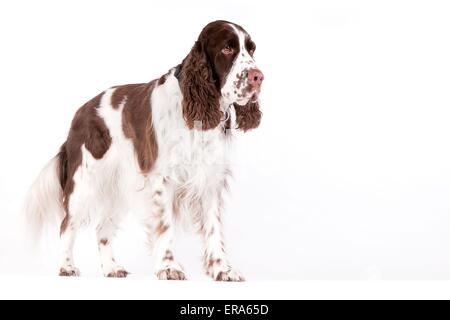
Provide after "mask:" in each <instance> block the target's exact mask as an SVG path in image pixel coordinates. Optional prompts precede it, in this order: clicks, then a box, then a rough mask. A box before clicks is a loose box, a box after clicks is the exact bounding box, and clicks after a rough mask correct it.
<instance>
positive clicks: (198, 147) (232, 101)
mask: <svg viewBox="0 0 450 320" xmlns="http://www.w3.org/2000/svg"><path fill="white" fill-rule="evenodd" d="M255 48H256V46H255V43H254V42H253V41H252V39H251V38H250V35H249V34H248V33H247V32H246V31H245V30H244V29H243V28H242V27H240V26H239V25H236V24H234V23H230V22H226V21H215V22H212V23H210V24H208V25H207V26H206V27H205V28H204V29H203V31H202V32H201V33H200V36H199V37H198V40H197V41H196V42H195V45H194V46H193V48H192V50H191V52H190V53H189V54H188V55H187V57H186V58H185V59H184V60H183V62H182V63H181V64H180V65H178V66H177V67H175V68H172V69H171V70H170V71H169V72H168V73H167V74H165V75H163V76H162V77H160V78H159V79H156V80H153V81H151V82H149V83H143V84H130V85H123V86H116V87H112V88H110V89H108V90H106V91H104V92H103V93H101V94H99V95H98V96H97V97H95V98H93V99H92V100H90V101H89V102H87V103H86V104H85V105H84V106H82V107H81V108H80V109H79V110H78V111H77V113H76V114H75V117H74V119H73V121H72V126H71V128H70V131H69V135H68V137H67V140H66V142H65V143H64V144H63V145H62V146H61V149H60V151H59V153H58V155H57V156H56V157H54V158H53V159H52V160H51V161H50V162H49V163H48V164H47V166H46V167H45V168H44V169H43V170H42V172H41V173H40V175H39V177H38V179H37V180H36V182H35V183H34V184H33V186H32V187H31V189H30V191H29V194H28V197H27V202H26V207H25V210H26V214H27V219H28V221H29V222H30V224H31V225H32V226H34V229H35V231H40V230H42V227H43V226H44V225H45V223H46V222H49V221H50V220H51V219H52V217H55V216H56V217H57V218H58V219H59V223H61V227H60V237H61V244H62V246H61V247H62V256H61V261H60V267H59V274H60V275H61V276H78V275H79V271H78V269H77V268H76V267H75V265H74V261H73V256H72V249H73V245H74V240H75V236H76V233H77V231H78V230H79V228H80V227H81V226H83V225H85V224H87V223H89V222H90V223H95V225H96V232H97V239H98V247H99V251H100V256H101V263H102V269H103V273H104V275H105V276H107V277H126V276H127V274H128V273H127V271H125V269H124V268H122V267H120V266H119V265H118V264H116V261H115V260H114V257H113V253H112V243H113V239H114V235H115V233H116V230H117V228H118V226H119V223H120V221H121V219H122V217H123V216H124V214H125V213H127V212H128V211H129V210H132V211H133V213H136V214H137V215H138V218H139V220H140V221H142V222H143V224H144V226H145V229H146V231H147V233H148V237H149V240H150V243H151V246H152V252H153V255H154V259H155V263H156V276H157V277H158V279H161V280H184V279H186V276H185V273H184V272H183V269H182V267H181V266H180V264H179V263H178V262H177V260H176V259H175V258H174V254H173V246H174V230H175V228H174V227H175V225H176V224H177V222H179V221H182V222H188V223H189V224H190V225H193V226H194V227H195V229H196V230H197V231H198V232H199V233H201V235H202V236H203V239H204V241H205V254H204V267H205V270H206V273H207V274H208V275H209V276H210V277H212V278H213V279H214V280H217V281H243V280H244V279H243V277H242V276H241V275H240V274H239V272H237V271H236V270H235V269H234V268H232V267H231V265H230V263H229V260H228V258H227V254H226V250H225V244H224V240H223V234H222V222H221V220H222V214H223V207H224V203H223V202H224V195H225V193H226V191H227V185H228V183H227V180H228V179H229V177H230V175H231V172H230V166H229V161H228V160H227V159H228V157H229V145H230V143H231V142H232V136H233V131H234V130H233V129H238V130H242V131H247V130H250V129H253V128H256V127H257V126H258V125H259V123H260V120H261V112H260V109H259V104H258V96H259V93H260V90H261V83H262V81H263V79H264V76H263V74H262V72H261V71H260V70H259V69H258V68H257V67H256V64H255V60H254V58H253V54H254V52H255ZM55 213H56V214H55Z"/></svg>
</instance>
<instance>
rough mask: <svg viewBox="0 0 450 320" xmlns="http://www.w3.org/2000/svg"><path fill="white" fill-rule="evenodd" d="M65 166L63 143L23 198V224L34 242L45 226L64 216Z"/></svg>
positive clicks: (57, 221)
mask: <svg viewBox="0 0 450 320" xmlns="http://www.w3.org/2000/svg"><path fill="white" fill-rule="evenodd" d="M66 166H67V153H66V148H65V145H63V146H62V147H61V150H60V152H59V153H58V155H56V157H54V158H53V159H51V160H50V161H49V162H48V163H47V165H46V166H45V167H44V168H43V169H42V171H41V172H40V173H39V176H38V177H37V179H36V181H35V182H34V183H33V185H32V186H31V188H30V189H29V191H28V193H27V196H26V198H25V204H24V209H23V211H24V219H25V224H26V227H27V233H28V236H29V237H30V240H32V241H33V243H35V244H36V243H37V242H38V240H39V239H40V236H41V235H42V232H43V230H44V229H45V228H46V227H47V226H49V225H55V224H57V223H61V221H62V219H63V218H64V216H65V210H64V205H63V185H64V180H65V179H64V177H65V172H66Z"/></svg>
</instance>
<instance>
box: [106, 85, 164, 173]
mask: <svg viewBox="0 0 450 320" xmlns="http://www.w3.org/2000/svg"><path fill="white" fill-rule="evenodd" d="M154 85H155V81H152V82H150V83H145V84H129V85H124V86H120V87H117V88H116V89H115V91H114V93H113V97H112V104H113V106H114V107H115V108H118V107H119V105H120V104H121V103H125V106H124V108H123V114H122V116H123V118H122V125H123V131H124V134H125V136H126V137H127V138H129V139H131V140H132V141H133V145H134V149H135V152H136V157H137V160H138V163H139V167H140V169H141V171H142V173H148V172H150V170H151V169H152V167H153V165H154V163H155V161H156V157H157V155H158V145H157V142H156V136H155V131H154V129H153V123H152V113H151V105H150V97H151V93H152V91H153V88H154Z"/></svg>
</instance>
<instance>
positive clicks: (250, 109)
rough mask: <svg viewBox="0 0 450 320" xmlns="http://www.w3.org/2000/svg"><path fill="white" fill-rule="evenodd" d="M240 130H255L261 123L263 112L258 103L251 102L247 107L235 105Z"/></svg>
mask: <svg viewBox="0 0 450 320" xmlns="http://www.w3.org/2000/svg"><path fill="white" fill-rule="evenodd" d="M234 109H235V110H236V123H237V126H238V129H240V130H242V131H244V132H245V131H248V130H251V129H255V128H257V127H258V126H259V124H260V123H261V117H262V112H261V110H259V104H258V103H257V102H249V103H248V104H247V105H246V106H240V105H238V104H236V103H235V104H234Z"/></svg>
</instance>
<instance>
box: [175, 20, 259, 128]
mask: <svg viewBox="0 0 450 320" xmlns="http://www.w3.org/2000/svg"><path fill="white" fill-rule="evenodd" d="M255 49H256V45H255V43H254V42H253V41H252V39H251V37H250V35H249V34H248V33H247V32H246V31H245V30H244V29H243V28H242V27H240V26H238V25H236V24H234V23H231V22H226V21H215V22H212V23H210V24H208V25H207V26H206V27H205V28H204V29H203V31H202V32H201V33H200V36H199V37H198V40H197V41H196V43H195V45H194V47H193V48H192V50H191V52H190V53H189V55H188V56H187V57H186V59H185V60H184V61H183V64H182V66H181V71H180V87H181V90H182V94H183V114H184V117H185V120H186V123H187V125H188V127H189V128H193V127H194V122H201V126H202V129H203V130H208V129H213V128H215V127H217V126H218V125H219V123H220V121H221V119H223V112H224V111H225V110H224V106H225V108H228V107H229V106H231V105H234V106H235V108H236V111H237V113H240V114H245V113H247V112H248V113H249V116H251V118H255V114H254V113H255V112H256V113H258V115H259V116H257V117H256V118H257V121H252V122H253V123H252V124H251V125H250V127H249V126H248V122H247V125H245V128H243V127H241V125H240V124H239V122H238V126H239V127H240V128H241V129H243V130H248V129H251V128H252V127H257V126H258V125H259V120H260V117H261V113H260V111H259V105H258V97H259V93H260V91H261V84H262V82H263V80H264V75H263V73H262V72H261V71H260V70H259V69H258V68H257V66H256V63H255V60H254V58H253V54H254V52H255ZM250 113H252V114H250Z"/></svg>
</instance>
